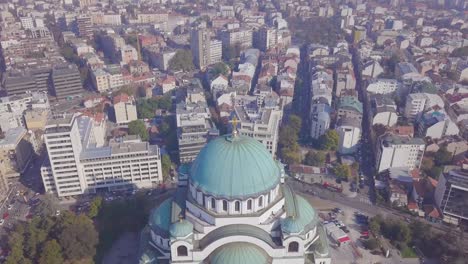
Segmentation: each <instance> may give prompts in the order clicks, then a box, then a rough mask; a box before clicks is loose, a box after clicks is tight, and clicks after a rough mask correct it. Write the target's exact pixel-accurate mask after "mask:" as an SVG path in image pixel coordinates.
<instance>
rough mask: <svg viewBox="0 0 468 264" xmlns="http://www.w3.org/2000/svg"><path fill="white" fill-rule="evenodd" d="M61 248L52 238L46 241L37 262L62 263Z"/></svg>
mask: <svg viewBox="0 0 468 264" xmlns="http://www.w3.org/2000/svg"><path fill="white" fill-rule="evenodd" d="M62 263H63V256H62V248H61V247H60V245H59V244H58V243H57V240H55V239H52V240H50V241H47V242H46V243H45V245H44V248H43V250H42V252H41V257H40V258H39V264H62Z"/></svg>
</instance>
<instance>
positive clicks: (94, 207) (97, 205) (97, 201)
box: [88, 196, 102, 218]
mask: <svg viewBox="0 0 468 264" xmlns="http://www.w3.org/2000/svg"><path fill="white" fill-rule="evenodd" d="M101 207H102V197H101V196H97V197H95V198H94V199H93V201H91V204H90V205H89V211H88V216H89V217H90V218H95V217H96V216H97V215H98V214H99V210H100V209H101Z"/></svg>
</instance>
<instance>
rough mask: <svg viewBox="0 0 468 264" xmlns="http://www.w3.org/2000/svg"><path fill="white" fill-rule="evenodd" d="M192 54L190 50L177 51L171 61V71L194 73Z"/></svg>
mask: <svg viewBox="0 0 468 264" xmlns="http://www.w3.org/2000/svg"><path fill="white" fill-rule="evenodd" d="M194 69H195V65H194V64H193V59H192V52H191V51H190V50H182V49H180V50H177V51H176V54H175V55H174V57H172V59H171V60H170V61H169V70H171V71H193V70H194Z"/></svg>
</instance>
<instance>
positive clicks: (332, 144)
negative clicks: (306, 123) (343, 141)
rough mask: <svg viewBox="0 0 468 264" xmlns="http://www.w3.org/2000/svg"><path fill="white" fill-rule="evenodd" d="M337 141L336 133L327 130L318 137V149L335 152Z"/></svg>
mask: <svg viewBox="0 0 468 264" xmlns="http://www.w3.org/2000/svg"><path fill="white" fill-rule="evenodd" d="M339 139H340V137H339V135H338V132H336V131H335V130H333V129H329V130H327V132H325V134H323V135H321V136H320V137H319V148H320V149H321V150H337V149H338V143H339Z"/></svg>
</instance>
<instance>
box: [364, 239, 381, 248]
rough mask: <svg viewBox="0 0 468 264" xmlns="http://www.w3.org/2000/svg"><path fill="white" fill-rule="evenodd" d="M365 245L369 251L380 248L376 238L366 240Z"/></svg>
mask: <svg viewBox="0 0 468 264" xmlns="http://www.w3.org/2000/svg"><path fill="white" fill-rule="evenodd" d="M363 244H364V246H365V247H366V248H367V249H369V250H375V249H377V248H378V247H379V246H380V243H379V241H378V240H377V239H375V238H370V239H368V240H364V242H363Z"/></svg>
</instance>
